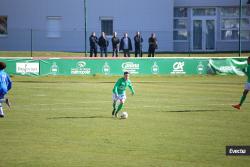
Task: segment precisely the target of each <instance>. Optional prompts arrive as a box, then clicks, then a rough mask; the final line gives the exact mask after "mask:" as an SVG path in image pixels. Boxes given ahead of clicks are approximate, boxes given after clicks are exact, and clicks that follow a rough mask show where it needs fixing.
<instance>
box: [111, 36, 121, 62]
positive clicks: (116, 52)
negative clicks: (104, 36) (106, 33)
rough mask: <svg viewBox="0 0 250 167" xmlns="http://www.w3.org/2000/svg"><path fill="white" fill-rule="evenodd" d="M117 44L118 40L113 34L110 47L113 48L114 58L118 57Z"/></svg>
mask: <svg viewBox="0 0 250 167" xmlns="http://www.w3.org/2000/svg"><path fill="white" fill-rule="evenodd" d="M119 44H120V39H119V38H118V37H117V33H116V32H114V33H113V37H112V47H113V53H112V57H114V56H116V57H118V54H119Z"/></svg>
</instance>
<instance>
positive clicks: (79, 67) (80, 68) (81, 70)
mask: <svg viewBox="0 0 250 167" xmlns="http://www.w3.org/2000/svg"><path fill="white" fill-rule="evenodd" d="M86 65H87V63H86V62H85V61H79V62H77V64H76V67H75V68H71V74H73V75H88V74H90V73H91V69H90V68H87V67H86Z"/></svg>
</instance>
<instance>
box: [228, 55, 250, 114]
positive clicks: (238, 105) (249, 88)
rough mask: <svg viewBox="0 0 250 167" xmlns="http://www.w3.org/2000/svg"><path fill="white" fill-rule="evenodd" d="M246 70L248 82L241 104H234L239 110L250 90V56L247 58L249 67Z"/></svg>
mask: <svg viewBox="0 0 250 167" xmlns="http://www.w3.org/2000/svg"><path fill="white" fill-rule="evenodd" d="M244 72H245V74H246V75H247V83H246V85H245V89H244V91H243V95H242V96H241V99H240V103H239V104H236V105H232V106H233V107H234V108H236V109H238V110H239V109H240V107H241V106H242V104H243V103H244V101H245V99H246V97H247V94H248V91H249V90H250V56H249V57H248V58H247V67H246V68H245V70H244Z"/></svg>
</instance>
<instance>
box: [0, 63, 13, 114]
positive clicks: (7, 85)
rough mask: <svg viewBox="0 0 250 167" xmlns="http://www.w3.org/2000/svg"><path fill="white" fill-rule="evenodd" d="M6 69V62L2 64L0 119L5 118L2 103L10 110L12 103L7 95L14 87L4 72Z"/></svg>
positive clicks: (0, 66) (0, 73)
mask: <svg viewBox="0 0 250 167" xmlns="http://www.w3.org/2000/svg"><path fill="white" fill-rule="evenodd" d="M5 68H6V64H5V63H4V62H0V118H3V117H4V112H3V107H2V103H6V104H7V106H8V107H9V108H10V102H9V99H8V98H5V95H6V94H7V93H8V91H9V90H10V89H11V87H12V81H11V79H10V77H9V75H8V74H7V73H6V72H5V71H4V69H5Z"/></svg>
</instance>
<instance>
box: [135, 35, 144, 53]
mask: <svg viewBox="0 0 250 167" xmlns="http://www.w3.org/2000/svg"><path fill="white" fill-rule="evenodd" d="M134 42H135V57H137V55H138V54H139V57H142V42H143V38H142V37H141V34H140V32H139V31H138V32H136V35H135V37H134Z"/></svg>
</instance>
